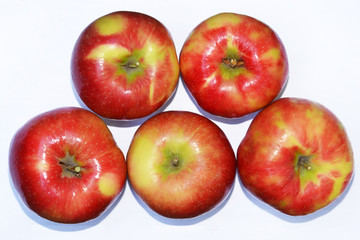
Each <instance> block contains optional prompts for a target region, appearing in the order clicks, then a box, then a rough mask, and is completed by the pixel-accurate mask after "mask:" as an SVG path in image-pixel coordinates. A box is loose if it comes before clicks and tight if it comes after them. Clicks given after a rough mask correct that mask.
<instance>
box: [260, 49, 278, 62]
mask: <svg viewBox="0 0 360 240" xmlns="http://www.w3.org/2000/svg"><path fill="white" fill-rule="evenodd" d="M280 57H281V54H280V49H279V48H270V49H269V50H267V51H266V52H264V53H263V54H262V55H261V56H260V58H261V59H263V60H264V59H273V60H275V61H277V60H279V59H280Z"/></svg>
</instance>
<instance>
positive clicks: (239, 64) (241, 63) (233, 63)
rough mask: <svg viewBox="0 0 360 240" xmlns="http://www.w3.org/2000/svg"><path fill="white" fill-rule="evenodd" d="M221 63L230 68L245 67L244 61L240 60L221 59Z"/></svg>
mask: <svg viewBox="0 0 360 240" xmlns="http://www.w3.org/2000/svg"><path fill="white" fill-rule="evenodd" d="M221 61H222V63H224V64H225V65H227V66H229V67H231V68H240V67H243V66H244V65H245V62H244V60H242V59H241V58H239V59H236V58H228V57H225V58H222V59H221Z"/></svg>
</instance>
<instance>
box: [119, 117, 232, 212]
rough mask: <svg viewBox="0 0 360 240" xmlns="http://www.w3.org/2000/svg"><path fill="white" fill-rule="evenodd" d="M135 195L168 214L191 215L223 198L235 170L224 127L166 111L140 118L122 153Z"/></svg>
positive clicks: (229, 187)
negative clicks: (146, 118)
mask: <svg viewBox="0 0 360 240" xmlns="http://www.w3.org/2000/svg"><path fill="white" fill-rule="evenodd" d="M126 162H127V169H128V177H129V178H128V179H129V182H130V185H131V186H132V188H133V190H134V192H135V193H136V195H138V196H139V197H140V199H142V201H143V202H144V203H145V204H147V205H148V206H149V207H150V208H151V209H152V210H153V211H154V212H156V213H158V214H160V215H161V216H164V217H167V218H175V219H180V218H181V219H184V218H194V217H197V216H200V215H202V214H205V213H206V212H208V211H210V210H211V209H213V208H214V207H216V206H218V205H219V204H220V203H221V202H222V200H223V199H226V197H227V195H228V193H229V192H230V190H231V188H232V186H233V182H234V179H235V174H236V158H235V153H234V151H233V149H232V147H231V145H230V143H229V141H228V139H227V137H226V136H225V134H224V132H223V131H222V130H221V129H220V128H219V127H218V126H217V125H216V124H215V123H213V122H212V121H210V120H209V119H207V118H206V117H204V116H202V115H199V114H196V113H192V112H187V111H167V112H163V113H160V114H157V115H155V116H153V117H151V118H150V119H148V120H147V121H146V122H144V123H143V124H142V125H141V126H140V127H139V128H138V130H137V131H136V133H135V135H134V137H133V139H132V141H131V144H130V147H129V150H128V153H127V157H126Z"/></svg>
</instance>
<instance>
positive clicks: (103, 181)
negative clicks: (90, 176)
mask: <svg viewBox="0 0 360 240" xmlns="http://www.w3.org/2000/svg"><path fill="white" fill-rule="evenodd" d="M119 188H120V186H119V184H118V182H117V176H116V175H115V174H114V173H105V174H104V175H103V176H101V177H100V179H99V190H100V192H101V193H102V194H104V195H105V196H114V195H115V194H116V193H117V192H118V191H119Z"/></svg>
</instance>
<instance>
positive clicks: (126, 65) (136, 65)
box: [121, 62, 140, 68]
mask: <svg viewBox="0 0 360 240" xmlns="http://www.w3.org/2000/svg"><path fill="white" fill-rule="evenodd" d="M121 66H123V67H128V68H137V67H139V66H140V63H139V62H127V63H124V64H121Z"/></svg>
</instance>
